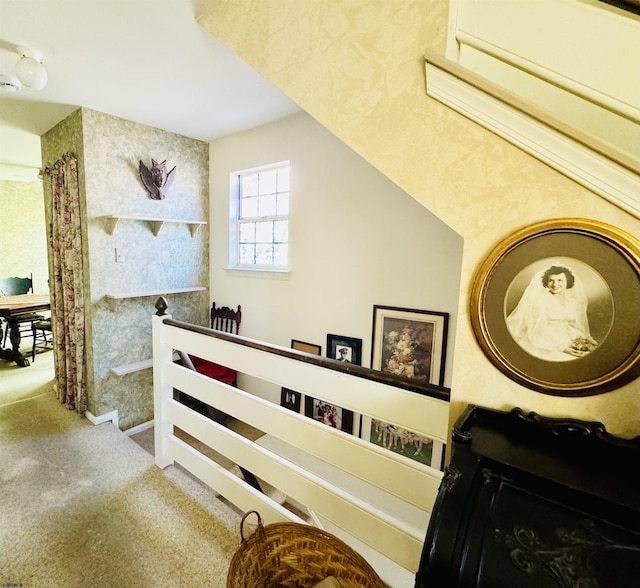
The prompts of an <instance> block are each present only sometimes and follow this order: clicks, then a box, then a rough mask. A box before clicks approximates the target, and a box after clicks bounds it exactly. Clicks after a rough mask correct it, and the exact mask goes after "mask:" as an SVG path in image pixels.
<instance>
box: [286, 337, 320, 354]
mask: <svg viewBox="0 0 640 588" xmlns="http://www.w3.org/2000/svg"><path fill="white" fill-rule="evenodd" d="M291 349H295V350H297V351H304V352H305V353H311V354H312V355H322V346H321V345H316V344H315V343H307V342H306V341H300V340H298V339H291Z"/></svg>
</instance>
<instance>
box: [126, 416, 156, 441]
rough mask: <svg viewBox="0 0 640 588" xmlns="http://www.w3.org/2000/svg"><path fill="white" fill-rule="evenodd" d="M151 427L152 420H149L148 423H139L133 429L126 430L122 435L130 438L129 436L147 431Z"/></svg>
mask: <svg viewBox="0 0 640 588" xmlns="http://www.w3.org/2000/svg"><path fill="white" fill-rule="evenodd" d="M152 427H153V419H151V420H150V421H147V422H146V423H140V424H139V425H136V426H135V427H131V428H130V429H127V430H126V431H124V434H125V435H129V437H131V435H136V434H137V433H142V431H146V430H147V429H151V428H152Z"/></svg>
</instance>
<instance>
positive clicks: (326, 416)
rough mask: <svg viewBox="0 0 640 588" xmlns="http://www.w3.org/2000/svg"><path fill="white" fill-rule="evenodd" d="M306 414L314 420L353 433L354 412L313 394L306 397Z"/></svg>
mask: <svg viewBox="0 0 640 588" xmlns="http://www.w3.org/2000/svg"><path fill="white" fill-rule="evenodd" d="M304 414H305V416H307V417H309V418H310V419H313V420H314V421H318V422H321V423H323V424H325V425H328V426H330V427H333V428H334V429H339V430H340V431H344V432H345V433H350V434H353V432H354V430H353V425H354V419H353V412H352V411H350V410H346V409H344V408H342V407H340V406H337V405H335V404H330V403H329V402H324V401H323V400H320V399H318V398H313V396H305V397H304Z"/></svg>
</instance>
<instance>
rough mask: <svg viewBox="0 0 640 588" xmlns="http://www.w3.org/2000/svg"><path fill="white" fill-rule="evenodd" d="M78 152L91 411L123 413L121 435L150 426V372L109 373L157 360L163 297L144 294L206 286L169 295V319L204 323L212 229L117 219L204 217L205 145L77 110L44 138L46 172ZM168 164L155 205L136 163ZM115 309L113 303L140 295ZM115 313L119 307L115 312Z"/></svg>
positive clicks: (206, 309) (206, 319) (206, 181)
mask: <svg viewBox="0 0 640 588" xmlns="http://www.w3.org/2000/svg"><path fill="white" fill-rule="evenodd" d="M74 145H75V147H76V150H77V152H78V153H79V154H80V155H79V160H80V176H81V177H80V184H81V191H82V193H83V194H84V197H83V206H84V210H83V211H82V214H83V223H84V226H85V227H86V231H83V235H84V239H85V240H86V243H85V244H84V246H85V252H86V253H85V273H86V282H87V283H86V284H85V296H86V298H88V299H86V300H85V304H86V307H87V308H88V309H90V310H88V314H89V316H88V317H87V338H88V343H87V347H88V353H87V354H88V365H87V368H88V370H87V371H88V376H87V377H88V380H89V392H88V408H89V411H90V412H91V413H92V414H94V415H95V416H100V415H101V414H104V413H107V412H111V411H113V410H118V414H119V420H120V427H121V428H122V429H123V430H126V429H128V428H131V427H133V426H135V425H138V424H141V423H144V422H147V421H149V420H151V419H152V418H153V385H152V370H151V369H144V370H140V371H135V372H132V373H128V374H124V375H116V374H115V373H114V372H113V371H112V368H114V367H118V366H122V365H126V364H132V363H137V362H142V361H145V360H148V359H150V358H151V356H152V353H151V316H152V315H153V313H154V312H155V308H154V304H155V301H156V298H157V296H145V295H144V293H145V292H153V291H161V290H163V289H167V290H169V289H178V288H189V287H195V286H202V287H204V288H205V290H202V291H198V292H192V293H185V294H174V295H169V296H168V297H167V298H168V301H169V312H170V313H171V314H172V315H173V316H174V317H175V318H178V319H181V320H185V321H188V322H193V323H197V324H202V325H207V321H208V308H209V294H208V284H209V269H208V249H209V231H208V225H206V224H205V225H203V226H201V227H200V229H199V230H198V231H197V232H196V233H195V235H193V236H192V235H191V232H190V231H189V227H188V226H187V225H186V224H183V223H179V222H175V223H174V222H171V223H164V224H163V226H162V228H161V229H160V230H159V232H158V234H157V235H154V233H153V231H152V225H150V223H148V222H145V221H140V220H135V219H121V220H119V221H118V223H117V226H116V227H115V229H114V230H113V231H112V232H110V231H111V228H110V226H109V221H108V219H107V218H105V217H108V216H111V215H120V216H130V217H144V218H160V219H176V220H181V219H189V220H203V221H206V220H207V219H208V214H209V212H208V210H209V193H208V181H209V179H208V178H209V174H208V165H209V163H208V145H207V144H206V143H203V142H201V141H196V140H193V139H189V138H186V137H182V136H179V135H175V134H173V133H169V132H166V131H162V130H160V129H155V128H152V127H148V126H145V125H142V124H138V123H134V122H131V121H126V120H122V119H119V118H116V117H113V116H110V115H107V114H103V113H100V112H96V111H92V110H89V109H85V108H83V109H80V110H78V111H76V112H75V113H73V114H72V115H71V116H70V117H69V118H68V119H66V120H65V121H63V122H62V123H60V125H58V126H57V127H54V129H52V130H51V131H49V132H48V133H47V134H46V135H45V136H44V137H43V162H45V165H47V164H48V163H50V161H52V160H55V159H56V158H57V156H56V154H57V153H59V152H60V151H62V152H66V151H70V150H73V149H72V146H74ZM152 159H155V160H156V161H163V160H165V159H166V160H167V164H168V165H169V167H170V168H172V167H174V166H175V167H176V171H175V180H174V182H173V185H172V186H171V188H170V190H169V191H168V192H167V194H166V197H165V199H164V200H152V199H151V198H150V197H149V194H148V192H147V191H146V189H145V187H144V185H143V184H142V182H141V180H140V177H139V162H140V161H143V162H144V163H145V165H147V166H150V165H151V160H152ZM137 293H140V294H141V296H139V297H138V296H136V297H131V298H124V299H123V300H122V301H121V302H120V304H119V305H114V304H112V303H111V302H110V300H109V299H108V298H107V295H116V296H117V295H118V294H137ZM115 306H117V308H115Z"/></svg>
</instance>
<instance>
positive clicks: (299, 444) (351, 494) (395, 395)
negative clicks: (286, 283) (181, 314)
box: [153, 308, 449, 573]
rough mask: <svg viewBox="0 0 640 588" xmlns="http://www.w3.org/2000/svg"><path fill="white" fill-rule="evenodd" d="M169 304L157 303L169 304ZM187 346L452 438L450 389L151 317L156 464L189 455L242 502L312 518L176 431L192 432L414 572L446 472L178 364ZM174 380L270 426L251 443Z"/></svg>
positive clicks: (442, 439) (437, 439) (209, 401)
mask: <svg viewBox="0 0 640 588" xmlns="http://www.w3.org/2000/svg"><path fill="white" fill-rule="evenodd" d="M162 312H163V309H162V308H160V309H159V310H158V313H162ZM175 350H179V351H182V352H186V353H189V354H192V355H197V356H198V357H201V358H203V359H207V360H209V361H213V362H216V363H219V364H222V365H225V366H227V367H230V368H232V369H235V370H237V371H238V372H240V373H242V374H248V375H251V376H253V377H255V378H260V379H262V380H265V381H267V382H271V383H275V384H277V385H279V386H282V387H285V388H289V389H291V390H296V391H299V392H301V393H302V394H307V395H310V396H313V397H314V398H317V399H320V400H323V401H326V402H329V403H331V404H335V405H338V406H341V407H343V408H344V409H348V410H351V411H353V412H354V414H356V415H363V416H366V417H370V418H372V419H377V420H380V421H383V422H385V423H389V424H390V425H393V426H395V427H399V428H401V429H405V430H408V431H413V432H415V433H418V434H419V435H422V436H425V437H429V438H431V439H433V440H434V446H435V447H443V445H444V444H445V443H446V438H447V431H448V414H449V406H448V401H447V399H446V394H447V392H448V391H447V390H446V389H443V388H438V387H426V388H425V389H424V390H420V392H422V393H417V392H416V391H415V389H416V387H415V386H414V385H409V384H407V382H400V381H398V382H397V385H393V384H391V383H388V382H386V381H385V380H391V378H390V377H389V376H384V375H383V374H381V372H377V371H374V370H369V369H368V368H363V367H361V366H345V364H341V363H340V362H337V361H335V360H330V359H325V358H321V357H318V356H313V355H310V354H306V353H303V352H298V351H295V350H292V349H288V348H284V347H279V346H276V345H271V344H269V343H265V342H261V341H256V340H252V339H247V338H244V337H239V336H236V335H230V334H227V333H221V332H219V331H213V330H211V329H207V328H203V327H197V326H194V325H190V324H187V323H181V322H178V321H174V320H172V319H171V317H170V316H169V315H156V316H154V317H153V370H154V376H153V377H154V395H155V398H154V403H155V404H154V408H155V415H154V424H155V452H156V457H155V460H156V464H157V465H158V466H159V467H160V468H165V467H167V466H169V465H171V464H173V463H174V462H177V463H179V464H180V465H181V466H183V467H184V468H186V469H187V470H188V471H190V472H191V473H193V474H194V475H195V476H197V477H198V478H200V479H201V480H202V481H204V482H205V483H206V484H208V485H209V486H210V487H211V488H212V489H213V490H214V491H215V492H218V493H219V494H221V495H222V496H224V497H225V498H226V499H227V500H229V501H230V502H232V503H233V504H234V505H235V506H236V507H237V508H238V509H239V510H240V511H242V512H246V511H248V510H258V511H259V512H260V514H261V516H262V518H263V520H264V521H265V522H266V523H269V522H276V521H283V520H290V521H296V522H304V521H303V520H302V519H300V518H299V517H298V516H297V515H295V514H294V513H293V512H292V511H291V510H289V509H288V508H285V507H284V506H282V505H280V504H279V503H278V502H275V501H274V500H272V499H270V498H269V497H268V496H266V495H265V494H262V493H260V492H259V491H258V490H256V489H254V488H253V487H251V486H250V485H248V484H246V483H245V482H244V481H243V480H242V479H241V478H240V477H238V476H236V475H234V474H233V473H231V472H229V471H228V470H227V469H226V468H224V467H222V466H220V465H218V464H217V463H216V462H214V461H213V460H211V459H209V458H208V457H207V456H206V455H204V454H202V453H200V452H198V451H197V450H196V449H194V447H192V446H191V445H189V444H187V443H186V442H185V441H183V440H181V439H180V438H179V437H178V436H176V435H175V431H174V428H176V427H177V428H179V429H180V430H182V431H184V432H186V433H188V434H189V435H191V436H192V437H194V438H196V439H198V440H199V441H200V442H202V443H204V444H206V445H207V446H208V447H211V448H212V449H214V450H215V451H216V452H218V453H220V454H222V455H224V456H225V457H226V458H228V459H229V460H231V461H232V462H234V463H235V464H238V465H239V466H242V467H243V468H245V469H246V470H248V471H250V472H252V473H253V474H255V476H257V477H258V478H259V479H261V480H263V481H265V482H267V483H268V484H270V485H271V486H273V487H275V488H277V489H279V490H280V491H281V492H283V493H285V494H286V496H287V497H289V498H290V499H291V500H292V501H294V502H295V503H299V504H302V505H304V506H305V507H306V508H308V509H309V510H310V511H311V512H312V513H313V515H314V516H318V517H319V518H320V519H323V520H325V521H327V522H328V524H329V525H330V527H331V529H334V528H336V529H340V530H342V531H344V532H345V533H346V534H347V535H348V536H350V537H353V538H354V539H355V540H356V541H358V542H362V543H363V544H365V545H367V546H368V547H370V548H371V549H372V550H374V551H375V552H377V553H379V554H381V555H382V556H384V557H385V558H389V559H390V560H391V561H393V562H395V563H396V564H397V565H399V566H401V567H402V568H404V569H405V570H408V571H409V572H411V573H415V572H416V571H417V569H418V566H419V561H420V556H421V552H422V546H423V542H424V538H425V534H426V530H427V525H428V520H429V515H430V512H431V509H432V506H433V503H434V500H435V497H436V494H437V491H438V487H439V485H440V481H441V478H442V472H441V471H440V470H439V469H436V468H432V467H429V466H425V465H423V464H421V463H418V462H416V461H414V460H411V459H408V458H405V457H403V456H401V455H399V454H397V453H394V452H392V451H388V450H386V449H383V448H382V447H379V446H377V445H375V444H373V443H370V442H368V441H366V440H364V439H360V438H357V437H356V436H354V435H351V434H348V433H346V432H343V431H340V430H338V429H335V428H332V427H330V426H327V425H325V424H323V423H320V422H317V421H315V420H313V419H310V418H307V417H305V416H303V415H301V414H297V413H294V412H293V411H291V410H288V409H286V408H283V407H280V406H278V405H276V404H274V403H272V402H269V401H267V400H264V399H262V398H259V397H257V396H256V395H254V394H251V393H249V392H246V391H244V390H242V389H240V388H236V387H233V386H229V385H227V384H224V383H221V382H218V381H216V380H213V379H211V378H208V377H206V376H203V375H201V374H199V373H197V372H194V371H192V370H189V369H187V368H185V367H183V366H181V365H179V364H177V363H174V361H173V357H174V351H175ZM174 389H175V390H180V391H181V392H184V393H186V394H188V395H189V396H191V397H193V398H195V399H197V400H199V401H201V402H203V403H205V404H206V405H208V406H211V407H214V408H216V409H218V410H220V411H222V412H224V413H226V414H228V415H230V416H232V417H234V418H236V419H238V420H241V421H244V422H245V423H248V424H249V425H251V426H252V427H255V428H256V429H259V430H260V431H263V432H264V433H265V436H264V437H262V438H260V439H258V440H257V441H256V442H253V441H251V440H249V439H247V438H245V437H243V436H241V435H239V434H237V433H235V432H234V431H232V430H230V429H229V428H228V427H225V426H223V425H220V424H219V423H217V422H215V421H213V420H211V419H209V418H207V417H205V416H203V415H202V414H199V413H198V412H196V411H194V410H191V409H190V408H189V407H187V406H185V405H184V404H181V403H180V402H178V401H177V400H175V399H174Z"/></svg>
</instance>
